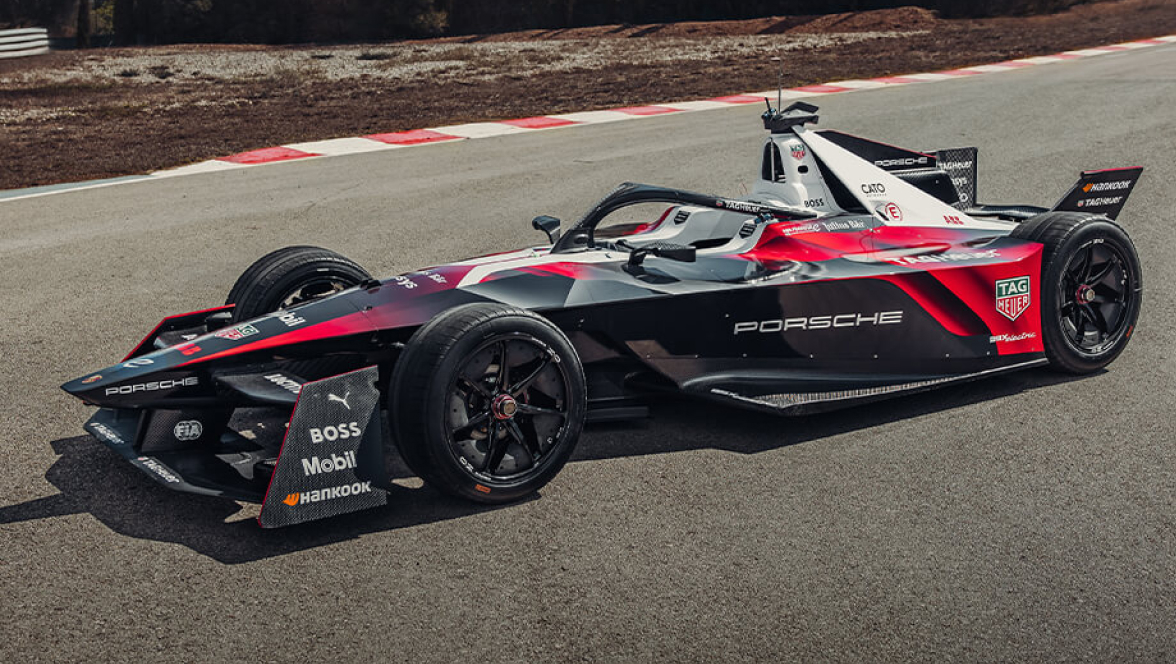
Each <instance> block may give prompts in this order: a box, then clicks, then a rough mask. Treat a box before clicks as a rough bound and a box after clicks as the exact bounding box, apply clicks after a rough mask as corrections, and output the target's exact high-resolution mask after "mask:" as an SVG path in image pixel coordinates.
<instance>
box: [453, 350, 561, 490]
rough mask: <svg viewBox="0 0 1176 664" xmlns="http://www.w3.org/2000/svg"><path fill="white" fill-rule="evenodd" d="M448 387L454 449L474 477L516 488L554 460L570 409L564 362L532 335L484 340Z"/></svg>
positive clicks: (459, 460)
mask: <svg viewBox="0 0 1176 664" xmlns="http://www.w3.org/2000/svg"><path fill="white" fill-rule="evenodd" d="M458 366H459V368H458V370H457V372H456V375H455V376H454V378H453V380H451V381H450V385H449V392H448V395H447V397H448V408H447V409H446V412H445V430H446V432H447V438H448V443H449V450H450V451H451V452H452V453H453V455H454V457H455V458H456V459H457V461H458V463H459V464H461V466H462V467H463V468H464V469H465V470H466V471H467V472H468V473H470V474H471V475H473V476H474V477H476V478H478V479H479V480H483V481H487V482H499V483H500V482H511V481H516V480H520V479H526V478H528V477H530V476H533V475H535V474H536V473H538V472H540V471H541V470H542V468H543V467H544V466H545V465H546V462H547V461H548V460H549V459H551V458H552V457H553V456H554V455H553V454H552V451H553V450H554V448H555V446H556V445H557V444H558V443H559V441H560V439H561V436H562V434H563V429H564V424H565V422H566V421H567V418H568V408H569V407H570V405H571V404H570V400H569V398H568V396H569V394H570V387H571V384H570V382H569V379H568V375H567V373H566V371H565V368H564V366H563V363H562V362H560V359H559V356H558V355H557V354H556V353H555V351H553V350H552V349H551V347H550V346H548V345H547V344H545V343H543V342H542V341H540V340H539V339H537V338H535V337H533V336H531V335H528V334H507V335H499V336H496V337H492V338H490V339H488V340H486V341H484V342H483V343H482V344H481V345H480V346H478V348H477V349H476V350H474V351H473V352H472V353H470V354H469V355H467V356H466V357H465V358H464V359H463V360H462V362H461V364H459V365H458Z"/></svg>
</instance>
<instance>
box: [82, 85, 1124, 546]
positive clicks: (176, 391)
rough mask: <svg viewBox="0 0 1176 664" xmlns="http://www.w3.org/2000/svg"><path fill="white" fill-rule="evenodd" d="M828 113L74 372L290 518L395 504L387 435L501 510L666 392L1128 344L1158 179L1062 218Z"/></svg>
mask: <svg viewBox="0 0 1176 664" xmlns="http://www.w3.org/2000/svg"><path fill="white" fill-rule="evenodd" d="M816 111H817V109H816V108H815V107H814V106H811V105H808V104H804V103H796V104H793V105H792V106H790V107H789V108H787V109H785V110H783V111H777V110H775V109H772V108H769V109H768V111H767V112H765V113H764V116H763V121H764V125H765V128H766V129H767V130H768V131H769V132H770V136H769V138H768V139H767V141H766V142H765V143H764V144H763V149H762V158H761V159H760V173H759V176H760V177H759V179H758V182H757V184H756V186H755V188H754V190H753V192H752V193H751V195H749V196H747V197H744V198H742V199H738V200H736V199H730V198H724V197H721V196H710V195H703V194H697V193H691V192H686V191H680V190H675V189H667V188H662V187H653V186H648V185H641V184H632V183H627V184H623V185H621V186H619V187H617V189H616V190H614V191H613V192H612V193H610V194H608V196H606V197H605V198H604V199H603V200H601V201H600V202H599V203H598V204H597V205H596V206H595V207H593V208H592V209H591V210H589V211H588V213H587V214H586V215H584V217H583V218H581V219H580V220H579V221H577V222H575V223H574V224H572V225H571V226H570V227H569V228H567V229H566V231H564V232H562V233H561V230H560V226H561V224H560V222H559V220H557V219H555V218H552V217H545V216H544V217H538V218H536V219H535V220H534V222H533V223H534V225H535V227H536V228H537V229H540V230H543V231H545V232H546V233H547V235H548V238H549V240H550V246H543V247H536V248H529V249H523V250H520V251H516V252H512V253H505V254H497V255H491V256H486V257H482V258H477V259H472V260H466V261H460V262H456V263H450V264H448V265H441V266H437V267H432V268H428V269H424V270H420V271H417V272H410V273H406V274H402V275H399V276H395V277H392V278H390V279H384V280H376V279H373V278H372V277H371V275H369V274H368V273H367V272H366V271H365V270H364V269H363V268H361V267H360V266H359V265H357V264H355V263H354V262H352V261H350V260H348V259H346V258H344V257H342V256H340V255H338V254H336V253H334V252H331V251H327V250H325V249H319V248H315V247H287V248H285V249H280V250H278V251H275V252H273V253H271V254H269V255H267V256H265V257H263V258H261V259H260V260H258V261H257V262H256V263H254V264H253V265H252V266H250V267H249V268H248V269H247V270H245V272H244V273H243V274H242V275H241V277H240V278H239V279H238V280H237V282H236V284H235V285H234V286H233V288H232V290H231V291H230V293H229V296H228V300H227V303H226V304H225V305H224V306H220V307H215V308H212V309H207V310H204V311H197V312H193V313H187V314H181V315H178V316H172V317H169V318H166V319H164V320H163V322H161V323H160V324H159V326H158V327H157V328H156V329H155V330H153V331H152V332H151V333H150V334H148V335H147V337H146V338H145V339H143V341H142V342H141V343H140V344H139V345H138V346H137V347H135V348H134V349H133V350H132V351H131V352H130V354H129V355H127V356H126V358H124V359H123V361H122V362H120V363H118V364H115V365H113V366H111V367H109V368H106V369H102V370H101V371H98V372H95V373H92V374H87V375H85V376H83V377H81V378H78V379H76V380H73V381H70V382H68V383H66V384H65V385H64V386H63V388H64V389H65V390H66V391H67V392H69V393H70V394H73V395H75V396H76V397H78V398H79V399H81V400H83V401H84V402H86V403H87V404H91V405H94V406H97V407H98V408H99V410H98V412H97V413H96V414H95V415H94V417H93V418H92V419H90V421H89V422H88V423H87V424H86V429H87V430H88V431H89V432H90V433H91V434H92V435H94V436H95V437H96V438H98V440H100V441H102V442H103V443H105V444H106V445H107V446H108V447H110V448H111V449H113V450H114V451H115V452H118V453H119V454H121V455H123V456H124V457H125V458H126V459H127V460H129V461H130V462H131V463H132V464H134V465H136V466H138V467H139V468H140V469H141V470H143V471H144V472H146V473H148V474H149V475H150V476H151V477H153V478H154V479H156V480H157V481H159V482H161V483H163V484H164V485H166V486H168V487H171V488H174V489H179V490H182V491H191V492H195V493H202V494H212V495H218V496H225V497H228V498H233V499H238V500H245V501H256V502H261V503H262V510H261V516H260V518H259V520H260V522H261V524H262V525H263V526H267V527H268V526H280V525H287V524H292V523H298V522H301V521H306V520H309V519H315V518H321V517H325V516H330V515H334V514H340V513H343V512H349V511H354V510H357V509H363V508H367V507H373V506H376V505H381V504H384V503H385V502H386V499H387V497H386V491H385V490H386V487H387V474H386V471H385V467H384V459H385V457H384V451H385V445H386V440H391V441H394V442H395V445H396V447H397V448H398V450H399V452H400V454H401V455H402V457H403V458H404V460H405V462H406V463H407V464H408V466H409V467H410V468H412V469H413V471H414V472H416V473H417V474H419V475H420V476H421V477H422V478H423V479H424V480H425V481H426V482H428V483H429V484H432V485H434V486H435V487H437V488H438V489H440V490H442V491H445V492H448V493H451V494H454V495H457V496H462V497H465V498H469V499H471V500H475V501H482V502H491V503H495V502H504V501H510V500H515V499H518V498H519V497H521V496H524V495H526V494H529V493H531V492H533V491H535V490H536V489H538V488H539V487H541V486H543V485H544V484H545V483H547V482H548V481H549V480H551V478H552V477H553V476H554V475H555V474H556V473H557V472H558V471H559V470H560V468H561V467H562V466H563V464H564V463H565V462H566V460H567V459H568V457H569V455H570V454H571V452H572V449H573V447H574V446H575V444H576V442H577V440H578V439H579V437H580V432H581V429H582V428H583V426H584V424H585V422H586V421H590V420H593V419H609V418H625V417H634V416H640V415H642V414H643V412H644V406H643V405H642V398H643V396H646V395H649V394H650V393H654V392H666V391H670V392H679V393H682V394H685V395H689V396H693V397H700V398H704V399H711V400H718V401H723V402H729V403H731V404H732V405H736V406H744V407H748V408H754V409H758V410H764V411H769V412H777V413H800V412H805V411H810V410H814V409H820V408H830V407H838V406H843V405H847V404H850V403H855V402H860V401H864V400H871V399H877V398H881V397H885V396H889V395H895V394H902V393H907V392H911V391H915V390H922V389H927V388H930V387H933V386H937V385H943V384H947V383H952V382H957V381H964V380H971V379H976V378H980V377H985V376H991V375H994V374H999V373H1002V372H1007V371H1013V370H1016V369H1023V368H1026V367H1033V366H1037V365H1045V364H1049V365H1051V366H1053V367H1055V368H1057V369H1059V370H1062V371H1068V372H1074V373H1087V372H1091V371H1095V370H1097V369H1100V368H1101V367H1103V366H1105V365H1106V364H1108V363H1109V362H1111V361H1112V360H1113V359H1114V358H1115V357H1116V356H1117V355H1118V354H1119V353H1120V352H1122V350H1123V348H1124V347H1125V346H1126V344H1127V342H1128V340H1129V339H1130V338H1131V333H1132V330H1133V326H1134V324H1135V321H1136V319H1137V317H1138V315H1139V308H1140V295H1141V274H1140V263H1139V259H1138V257H1137V255H1136V251H1135V249H1134V247H1133V246H1132V243H1131V240H1130V239H1129V238H1128V237H1127V234H1126V233H1125V232H1124V231H1123V230H1122V228H1120V227H1119V225H1117V224H1116V223H1115V221H1114V219H1115V218H1116V217H1117V216H1118V213H1119V211H1120V210H1121V209H1122V207H1123V203H1124V202H1125V200H1126V199H1127V197H1128V195H1129V194H1130V192H1131V189H1132V187H1134V185H1135V183H1136V181H1137V179H1138V177H1139V175H1140V173H1141V171H1142V169H1141V168H1126V169H1111V170H1099V171H1088V172H1084V173H1083V174H1082V175H1081V178H1080V179H1079V181H1078V183H1077V184H1076V185H1075V186H1074V187H1073V188H1072V189H1071V190H1070V191H1069V192H1068V193H1067V194H1066V195H1064V196H1063V197H1062V198H1061V200H1060V201H1059V202H1058V204H1057V205H1055V206H1054V207H1053V208H1052V209H1046V208H1037V207H1032V206H1026V205H1018V206H1007V205H1006V206H994V205H980V204H978V203H976V150H975V149H974V148H962V149H951V150H938V151H934V152H918V151H913V150H906V149H902V148H897V147H893V146H890V145H886V144H883V143H877V142H874V141H869V140H865V139H862V138H857V137H854V136H850V135H848V134H844V133H839V132H835V131H817V130H815V129H811V128H810V125H813V124H815V123H816V121H817V116H816ZM646 203H653V204H656V205H657V207H658V211H659V212H660V216H658V215H656V214H655V215H651V216H649V217H645V219H648V221H645V222H641V221H640V217H639V218H638V220H636V221H634V220H631V219H630V217H632V215H631V214H629V213H630V212H632V211H633V210H634V209H637V208H638V207H640V206H641V204H646ZM618 220H619V221H618ZM385 433H388V434H390V435H387V436H386V435H385Z"/></svg>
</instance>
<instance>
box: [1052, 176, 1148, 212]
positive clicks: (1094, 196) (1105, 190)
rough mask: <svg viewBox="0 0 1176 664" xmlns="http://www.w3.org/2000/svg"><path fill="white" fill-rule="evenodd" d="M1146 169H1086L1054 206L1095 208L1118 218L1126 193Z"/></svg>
mask: <svg viewBox="0 0 1176 664" xmlns="http://www.w3.org/2000/svg"><path fill="white" fill-rule="evenodd" d="M1141 173H1143V167H1142V166H1132V167H1130V168H1108V169H1105V170H1101V171H1083V172H1082V176H1081V177H1079V178H1078V182H1077V183H1076V184H1075V185H1074V186H1073V187H1070V191H1068V192H1066V195H1065V196H1062V200H1060V201H1058V202H1057V205H1054V206H1053V208H1052V209H1054V210H1058V211H1064V212H1092V213H1095V214H1102V215H1106V216H1107V217H1110V218H1111V219H1117V218H1118V217H1119V213H1120V212H1122V211H1123V205H1124V204H1126V203H1127V197H1128V196H1130V195H1131V190H1132V189H1134V188H1135V183H1136V182H1138V181H1139V176H1140V174H1141Z"/></svg>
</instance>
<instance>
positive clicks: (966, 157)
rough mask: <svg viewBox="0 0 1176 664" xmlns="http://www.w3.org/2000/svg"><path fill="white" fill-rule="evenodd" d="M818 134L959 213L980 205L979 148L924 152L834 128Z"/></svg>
mask: <svg viewBox="0 0 1176 664" xmlns="http://www.w3.org/2000/svg"><path fill="white" fill-rule="evenodd" d="M817 133H818V134H820V135H821V137H822V138H825V139H828V140H829V142H830V143H833V144H835V145H837V146H838V147H841V148H844V149H846V150H849V151H850V152H852V153H853V154H855V155H857V156H858V157H861V158H862V159H865V160H866V161H868V162H870V163H871V164H873V165H875V166H877V167H878V168H881V169H882V170H884V171H887V172H889V173H893V174H894V175H895V176H897V177H899V178H900V179H902V180H906V181H907V182H910V183H911V184H913V185H915V186H916V187H918V188H919V189H922V190H923V191H925V192H927V193H928V194H931V195H932V196H934V197H936V198H938V199H939V200H941V201H943V202H944V203H947V204H948V205H951V206H952V207H954V208H956V209H957V210H967V209H968V208H970V207H972V206H974V205H975V204H976V189H977V187H976V157H977V154H978V150H977V149H976V148H947V149H943V150H935V151H932V152H920V151H918V150H909V149H907V148H900V147H898V146H895V145H890V144H887V143H880V142H878V141H872V140H870V139H868V138H861V137H860V136H854V135H852V134H846V133H843V132H840V131H834V130H832V129H826V130H822V131H819V132H817Z"/></svg>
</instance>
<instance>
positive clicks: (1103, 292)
mask: <svg viewBox="0 0 1176 664" xmlns="http://www.w3.org/2000/svg"><path fill="white" fill-rule="evenodd" d="M1012 236H1013V237H1016V238H1019V239H1023V240H1030V241H1033V242H1040V243H1041V244H1042V245H1044V247H1043V249H1042V258H1041V289H1040V291H1039V294H1038V296H1039V297H1040V298H1041V300H1040V301H1041V332H1042V341H1043V343H1044V345H1045V354H1046V357H1047V358H1049V362H1050V366H1051V367H1052V368H1054V369H1056V370H1059V371H1063V372H1067V373H1074V374H1087V373H1092V372H1094V371H1098V370H1099V369H1102V368H1103V367H1105V366H1106V365H1108V364H1110V362H1111V361H1112V360H1114V359H1115V358H1116V357H1118V356H1119V353H1121V352H1123V349H1124V348H1125V347H1126V346H1127V342H1128V341H1129V340H1130V339H1131V333H1132V332H1133V331H1134V330H1135V322H1136V320H1137V319H1138V318H1139V307H1140V304H1141V301H1142V294H1143V291H1142V287H1143V282H1142V274H1141V269H1140V263H1139V255H1138V254H1137V253H1136V251H1135V245H1134V244H1132V242H1131V238H1129V237H1128V236H1127V233H1126V232H1125V231H1124V230H1123V229H1122V228H1121V227H1120V226H1119V225H1118V224H1116V223H1115V222H1113V221H1111V220H1110V219H1108V218H1107V217H1104V216H1102V215H1097V214H1084V213H1080V212H1046V213H1044V214H1040V215H1038V216H1036V217H1033V218H1032V219H1029V220H1028V221H1026V222H1025V223H1024V224H1022V225H1020V226H1018V227H1017V228H1016V229H1015V230H1014V231H1013V233H1012Z"/></svg>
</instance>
